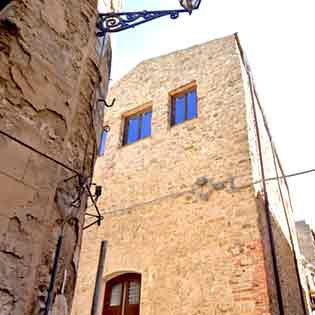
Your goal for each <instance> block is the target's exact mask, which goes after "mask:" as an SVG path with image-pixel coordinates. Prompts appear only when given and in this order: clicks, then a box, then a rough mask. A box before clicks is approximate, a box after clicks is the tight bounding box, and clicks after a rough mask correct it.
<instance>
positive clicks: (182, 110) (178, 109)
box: [171, 87, 198, 126]
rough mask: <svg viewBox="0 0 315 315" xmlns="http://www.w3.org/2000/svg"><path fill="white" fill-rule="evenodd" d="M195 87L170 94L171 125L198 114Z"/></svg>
mask: <svg viewBox="0 0 315 315" xmlns="http://www.w3.org/2000/svg"><path fill="white" fill-rule="evenodd" d="M197 103H198V97H197V89H196V87H193V88H190V89H187V90H184V91H182V92H180V93H177V94H175V95H172V96H171V126H174V125H177V124H180V123H182V122H184V121H186V120H191V119H193V118H196V117H197V116H198V108H197Z"/></svg>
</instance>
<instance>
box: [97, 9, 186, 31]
mask: <svg viewBox="0 0 315 315" xmlns="http://www.w3.org/2000/svg"><path fill="white" fill-rule="evenodd" d="M180 13H190V12H189V11H187V10H184V9H182V10H162V11H139V12H123V13H100V14H99V19H98V21H97V24H96V26H97V29H98V32H97V33H96V35H97V36H98V37H102V36H104V35H105V33H107V32H108V33H115V32H120V31H123V30H126V29H129V28H133V27H135V26H137V25H140V24H143V23H146V22H149V21H152V20H155V19H158V18H160V17H163V16H170V18H171V19H173V20H174V19H177V18H178V17H179V15H180Z"/></svg>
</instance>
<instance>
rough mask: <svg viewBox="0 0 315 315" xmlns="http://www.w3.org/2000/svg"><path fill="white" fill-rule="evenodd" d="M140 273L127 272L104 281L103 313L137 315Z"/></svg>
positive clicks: (108, 314)
mask: <svg viewBox="0 0 315 315" xmlns="http://www.w3.org/2000/svg"><path fill="white" fill-rule="evenodd" d="M140 293H141V275H140V274H136V273H128V274H124V275H121V276H118V277H116V278H114V279H112V280H110V281H108V282H107V283H106V288H105V300H104V308H103V315H139V312H140Z"/></svg>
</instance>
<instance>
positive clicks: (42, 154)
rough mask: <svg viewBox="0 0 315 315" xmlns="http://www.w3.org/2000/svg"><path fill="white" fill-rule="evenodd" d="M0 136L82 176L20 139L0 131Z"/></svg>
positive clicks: (79, 174)
mask: <svg viewBox="0 0 315 315" xmlns="http://www.w3.org/2000/svg"><path fill="white" fill-rule="evenodd" d="M0 134H2V135H3V136H5V137H7V138H9V139H11V140H12V141H14V142H16V143H18V144H20V145H22V146H23V147H25V148H27V149H29V150H31V151H33V152H35V153H37V154H38V155H40V156H42V157H44V158H46V159H48V160H50V161H52V162H54V163H56V164H58V165H59V166H62V167H63V168H65V169H67V170H68V171H71V172H73V173H75V174H76V175H78V176H80V177H81V176H82V175H81V173H79V172H78V171H76V170H75V169H73V168H71V167H69V166H68V165H66V164H64V163H62V162H60V161H58V160H56V159H54V158H52V157H51V156H49V155H47V154H45V153H43V152H41V151H39V150H37V149H35V148H34V147H32V146H31V145H29V144H27V143H25V142H23V141H22V140H20V139H17V138H15V137H13V136H12V135H10V134H8V133H6V132H5V131H3V130H0Z"/></svg>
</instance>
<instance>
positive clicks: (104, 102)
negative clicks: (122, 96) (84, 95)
mask: <svg viewBox="0 0 315 315" xmlns="http://www.w3.org/2000/svg"><path fill="white" fill-rule="evenodd" d="M98 102H99V103H103V104H104V106H105V107H113V106H114V105H115V102H116V98H114V99H113V100H112V102H111V103H110V104H108V103H107V102H106V100H105V99H103V98H99V99H98Z"/></svg>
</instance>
